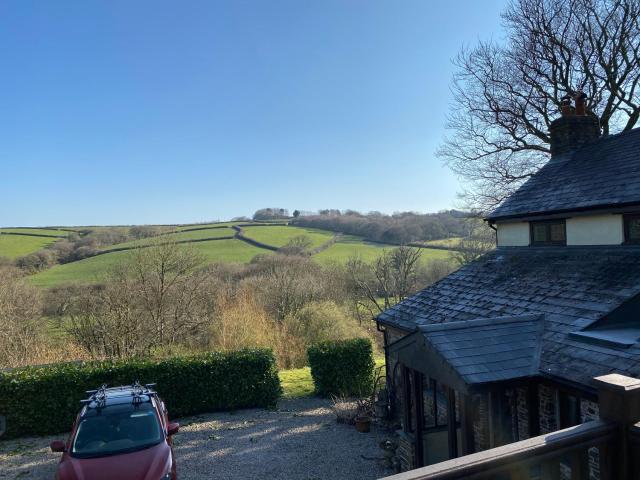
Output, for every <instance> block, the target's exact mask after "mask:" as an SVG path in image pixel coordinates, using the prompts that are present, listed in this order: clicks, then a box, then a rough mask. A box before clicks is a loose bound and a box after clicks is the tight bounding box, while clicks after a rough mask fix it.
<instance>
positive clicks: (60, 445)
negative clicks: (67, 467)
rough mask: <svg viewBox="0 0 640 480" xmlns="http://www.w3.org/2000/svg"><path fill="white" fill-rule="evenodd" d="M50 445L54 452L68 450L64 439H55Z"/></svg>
mask: <svg viewBox="0 0 640 480" xmlns="http://www.w3.org/2000/svg"><path fill="white" fill-rule="evenodd" d="M49 446H50V447H51V451H52V452H64V451H65V450H66V446H65V444H64V442H63V441H62V440H54V441H53V442H51V444H50V445H49Z"/></svg>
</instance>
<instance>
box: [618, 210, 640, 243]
mask: <svg viewBox="0 0 640 480" xmlns="http://www.w3.org/2000/svg"><path fill="white" fill-rule="evenodd" d="M632 220H640V213H625V214H624V215H622V223H623V227H624V244H625V245H640V238H638V239H637V240H632V239H631V238H630V237H629V222H630V221H632Z"/></svg>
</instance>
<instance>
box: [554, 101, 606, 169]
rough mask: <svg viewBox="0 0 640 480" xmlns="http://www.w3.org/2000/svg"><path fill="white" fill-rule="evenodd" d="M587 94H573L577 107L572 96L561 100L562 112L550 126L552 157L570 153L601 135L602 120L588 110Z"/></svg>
mask: <svg viewBox="0 0 640 480" xmlns="http://www.w3.org/2000/svg"><path fill="white" fill-rule="evenodd" d="M586 99H587V96H586V95H585V94H584V93H582V92H578V93H577V94H576V95H574V96H573V101H574V102H575V108H574V107H573V106H571V100H572V97H571V96H569V95H566V96H564V97H562V100H561V101H560V113H561V114H562V116H561V117H560V118H556V119H555V120H554V121H553V122H551V125H550V126H549V133H550V136H551V157H552V158H553V157H557V156H559V155H562V154H564V153H570V152H572V151H574V150H576V149H577V148H578V147H580V146H582V145H584V144H585V143H589V142H592V141H594V140H597V139H598V138H599V137H600V122H599V121H598V117H596V116H595V115H594V114H593V113H591V112H587V107H586Z"/></svg>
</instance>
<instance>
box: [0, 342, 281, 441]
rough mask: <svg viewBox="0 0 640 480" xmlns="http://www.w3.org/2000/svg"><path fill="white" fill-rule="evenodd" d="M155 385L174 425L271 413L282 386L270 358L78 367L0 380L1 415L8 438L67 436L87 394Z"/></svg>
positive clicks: (230, 356)
mask: <svg viewBox="0 0 640 480" xmlns="http://www.w3.org/2000/svg"><path fill="white" fill-rule="evenodd" d="M135 380H139V381H140V382H141V383H157V387H156V388H157V390H158V393H159V394H160V396H162V398H163V399H164V400H165V401H166V404H167V407H168V409H169V413H170V415H171V416H172V417H180V416H184V415H194V414H197V413H203V412H211V411H217V410H233V409H238V408H251V407H271V406H273V405H275V403H276V402H277V400H278V398H279V396H280V394H281V387H280V380H279V378H278V372H277V370H276V366H275V359H274V357H273V354H272V353H271V351H270V350H264V349H255V350H254V349H245V350H238V351H235V352H228V353H220V352H213V353H207V354H204V355H198V356H194V357H181V358H173V359H169V360H161V361H158V360H131V361H123V362H80V363H65V364H57V365H52V366H46V367H27V368H22V369H19V370H14V371H11V372H6V373H2V374H0V415H4V416H6V419H7V431H6V433H5V437H6V438H12V437H18V436H22V435H47V434H54V433H59V432H65V431H68V430H69V429H70V428H71V425H72V423H73V420H74V418H75V416H76V414H77V413H78V411H79V410H80V403H79V402H80V400H81V399H83V398H86V394H85V391H86V390H90V389H94V388H97V387H98V386H100V385H102V384H107V385H112V386H114V385H125V384H130V383H132V382H134V381H135Z"/></svg>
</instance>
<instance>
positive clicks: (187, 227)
mask: <svg viewBox="0 0 640 480" xmlns="http://www.w3.org/2000/svg"><path fill="white" fill-rule="evenodd" d="M238 223H242V222H219V223H194V224H193V225H178V226H176V227H175V228H176V230H177V231H179V232H182V231H184V230H193V229H196V228H216V227H233V226H234V225H238Z"/></svg>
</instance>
